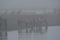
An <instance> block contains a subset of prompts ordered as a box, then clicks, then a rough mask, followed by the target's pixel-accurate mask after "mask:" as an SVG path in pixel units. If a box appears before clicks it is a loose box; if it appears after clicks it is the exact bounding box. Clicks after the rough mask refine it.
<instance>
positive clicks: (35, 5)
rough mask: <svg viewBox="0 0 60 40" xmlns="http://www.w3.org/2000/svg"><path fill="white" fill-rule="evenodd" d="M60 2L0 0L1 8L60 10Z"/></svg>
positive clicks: (49, 0) (54, 0)
mask: <svg viewBox="0 0 60 40" xmlns="http://www.w3.org/2000/svg"><path fill="white" fill-rule="evenodd" d="M59 4H60V0H0V8H8V9H9V8H10V9H12V8H18V9H19V8H20V9H21V8H24V9H40V8H60V5H59Z"/></svg>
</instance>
